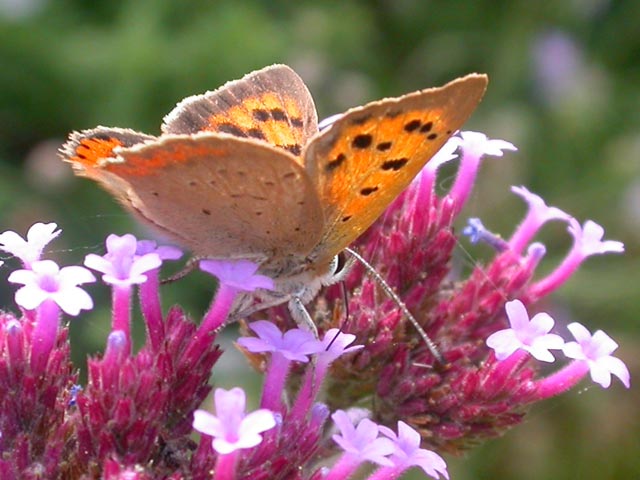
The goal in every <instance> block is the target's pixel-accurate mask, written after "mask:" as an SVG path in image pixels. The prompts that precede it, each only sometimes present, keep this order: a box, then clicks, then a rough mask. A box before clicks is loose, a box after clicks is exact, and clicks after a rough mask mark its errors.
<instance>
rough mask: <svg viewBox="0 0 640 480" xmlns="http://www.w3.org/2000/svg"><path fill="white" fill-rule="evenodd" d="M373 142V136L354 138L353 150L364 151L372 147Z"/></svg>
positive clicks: (352, 142) (366, 135)
mask: <svg viewBox="0 0 640 480" xmlns="http://www.w3.org/2000/svg"><path fill="white" fill-rule="evenodd" d="M371 142H373V137H372V136H371V135H369V134H361V135H356V136H355V137H354V139H353V140H352V141H351V146H352V147H353V148H358V149H360V150H363V149H365V148H369V147H370V146H371Z"/></svg>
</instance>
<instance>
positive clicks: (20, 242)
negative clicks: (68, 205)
mask: <svg viewBox="0 0 640 480" xmlns="http://www.w3.org/2000/svg"><path fill="white" fill-rule="evenodd" d="M56 228H58V225H56V224H55V223H41V222H38V223H34V224H33V225H32V226H31V228H29V231H28V232H27V239H26V240H25V239H23V238H22V237H21V236H20V235H18V234H17V233H16V232H12V231H10V230H8V231H6V232H3V233H1V234H0V250H4V251H5V252H8V253H10V254H11V255H14V256H16V257H18V258H19V259H20V260H22V262H23V263H24V266H25V267H27V268H29V266H30V265H31V263H33V262H35V261H37V260H40V256H41V255H42V250H43V249H44V247H46V246H47V244H48V243H49V242H50V241H51V240H53V239H54V238H56V237H57V236H58V235H60V232H61V230H56Z"/></svg>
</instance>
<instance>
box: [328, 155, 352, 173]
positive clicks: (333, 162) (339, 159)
mask: <svg viewBox="0 0 640 480" xmlns="http://www.w3.org/2000/svg"><path fill="white" fill-rule="evenodd" d="M346 159H347V156H346V155H345V154H344V153H341V154H339V155H338V156H337V157H336V158H334V159H333V160H330V161H329V162H328V163H327V164H326V165H325V167H324V170H325V172H332V171H333V170H335V169H336V168H338V167H339V166H340V165H342V164H343V163H344V161H345V160H346Z"/></svg>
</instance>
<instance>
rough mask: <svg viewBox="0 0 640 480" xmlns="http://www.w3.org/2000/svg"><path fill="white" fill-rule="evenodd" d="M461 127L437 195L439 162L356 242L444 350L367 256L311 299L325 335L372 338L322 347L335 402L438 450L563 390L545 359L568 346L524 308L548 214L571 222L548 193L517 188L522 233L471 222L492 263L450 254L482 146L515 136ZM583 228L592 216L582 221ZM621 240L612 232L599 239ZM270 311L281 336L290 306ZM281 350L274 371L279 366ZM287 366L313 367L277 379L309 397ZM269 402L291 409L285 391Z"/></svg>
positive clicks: (495, 151)
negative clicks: (447, 184) (450, 169)
mask: <svg viewBox="0 0 640 480" xmlns="http://www.w3.org/2000/svg"><path fill="white" fill-rule="evenodd" d="M456 138H458V140H457V141H455V142H454V143H453V144H452V146H458V147H459V149H460V151H461V154H462V158H461V161H460V167H459V169H458V173H457V178H456V181H455V182H454V185H453V187H452V189H451V190H450V192H449V193H446V194H444V195H439V194H438V192H436V191H435V186H434V182H433V181H432V180H433V174H434V172H435V170H437V168H436V167H431V169H429V168H426V169H425V170H424V171H423V172H421V174H420V175H419V177H417V178H416V180H415V181H414V182H412V183H411V185H410V186H409V188H408V189H407V190H406V191H405V192H403V193H402V194H401V195H400V196H399V197H398V198H397V199H396V200H395V201H394V202H393V203H392V205H391V206H390V207H389V209H388V210H387V211H386V212H385V214H384V215H382V216H381V217H380V218H379V219H378V221H377V222H376V223H374V225H373V226H372V227H371V228H370V229H369V230H368V231H367V232H366V233H365V234H363V235H362V236H361V237H360V238H359V239H358V240H357V242H356V243H355V245H354V246H353V248H355V249H356V250H357V251H358V253H359V254H360V256H362V257H364V258H365V259H367V261H368V262H369V263H370V264H371V265H372V266H373V267H374V268H375V270H376V271H377V272H378V274H379V275H380V277H381V278H382V279H384V281H385V282H386V283H387V284H388V285H389V287H391V289H392V290H393V291H394V292H395V293H396V294H397V295H398V296H399V297H400V300H401V301H402V302H403V303H404V305H405V306H406V308H407V310H408V311H409V312H410V314H411V315H412V316H413V317H414V318H415V320H416V321H417V323H418V324H419V325H420V326H421V328H422V329H423V330H424V332H425V333H426V334H427V335H428V336H429V338H430V339H431V340H432V341H433V342H434V343H435V345H436V347H437V349H438V353H439V355H438V356H436V355H434V354H433V353H432V352H431V351H430V349H429V348H428V347H427V345H426V344H425V342H424V341H423V339H422V337H421V335H420V334H419V332H418V331H417V329H416V328H415V327H414V326H413V325H412V323H411V322H410V321H409V320H408V316H407V314H406V313H404V312H403V311H402V310H401V309H400V307H399V305H398V303H397V302H396V301H394V300H393V299H391V298H390V297H389V295H387V294H386V293H385V292H384V291H383V289H381V288H380V286H379V283H378V281H377V280H375V279H374V278H372V277H371V276H370V275H368V274H366V273H365V270H364V269H363V268H362V267H361V266H360V265H358V264H356V265H354V266H353V268H352V269H351V270H350V271H349V272H348V273H347V275H346V278H345V281H344V289H345V290H346V296H345V294H344V292H343V291H342V288H340V287H329V288H327V289H323V290H322V291H321V292H320V294H319V295H318V297H317V298H316V299H315V301H313V302H311V303H309V304H308V305H307V308H308V310H309V314H310V316H311V317H312V318H313V319H314V320H315V324H316V325H317V326H318V330H319V336H320V337H321V338H323V339H325V340H326V339H327V335H326V332H327V331H329V330H330V329H334V328H339V329H340V331H342V332H343V333H346V334H351V335H355V336H356V338H355V340H354V343H356V344H358V345H362V346H363V348H361V349H360V350H359V351H357V352H355V353H353V354H351V355H341V356H340V357H338V358H335V359H333V361H332V362H331V364H330V366H329V367H327V368H326V374H324V373H322V372H323V370H322V368H323V363H322V357H323V354H322V353H318V354H317V355H318V356H317V360H316V366H317V368H318V369H317V371H316V373H318V372H320V373H321V375H320V378H321V379H322V382H323V387H322V391H324V392H327V397H326V398H327V402H328V404H329V407H330V408H331V409H333V410H336V409H343V410H346V409H349V408H350V407H352V406H353V405H367V406H369V407H370V413H369V416H370V418H371V420H372V421H375V422H377V423H379V424H381V425H385V426H387V427H392V426H395V425H397V424H398V422H399V421H402V422H404V423H405V424H406V425H408V426H410V427H411V428H412V429H414V430H415V431H417V432H418V433H419V434H420V436H421V438H422V443H421V445H422V447H423V448H428V449H429V450H433V451H436V452H438V453H442V452H454V453H460V452H461V451H464V450H465V449H466V448H469V447H470V446H472V445H475V444H477V442H478V441H482V440H483V439H486V438H489V437H494V436H497V435H500V434H501V433H502V432H504V431H505V430H507V429H508V428H510V427H512V426H514V425H516V424H517V423H519V422H520V421H521V420H522V419H523V418H524V415H525V412H526V411H527V409H528V407H529V406H530V405H531V404H532V403H534V402H536V401H539V400H541V399H542V398H544V397H545V395H547V393H549V392H552V391H555V392H556V393H557V384H556V386H554V387H553V388H549V389H545V388H544V384H543V383H542V382H544V381H545V378H544V377H542V373H541V366H540V365H539V360H542V361H544V362H550V361H553V360H554V353H555V352H554V350H561V349H562V346H563V345H564V340H563V339H562V338H561V337H560V336H559V335H557V333H556V332H553V331H552V328H553V320H552V318H551V316H549V315H548V314H546V313H538V314H536V315H532V317H531V318H530V317H529V315H528V314H527V308H532V307H533V308H535V306H534V305H533V304H534V303H535V301H537V300H538V299H539V298H540V297H541V296H543V295H544V291H539V290H537V288H539V287H538V286H539V285H540V282H544V279H543V280H542V281H538V282H534V281H533V278H534V276H535V274H536V269H537V266H538V264H539V263H540V261H541V259H543V257H544V256H545V253H546V250H547V249H546V247H545V246H544V245H543V244H541V243H539V242H538V243H532V241H533V240H534V236H535V233H536V232H537V231H538V230H539V229H540V227H541V226H542V225H543V224H544V223H545V222H547V221H549V220H560V221H564V222H567V223H568V224H570V225H571V224H572V222H573V220H572V219H571V217H569V215H568V214H566V213H564V212H562V211H561V210H559V209H557V208H556V207H551V206H547V204H546V202H544V200H542V199H541V198H540V197H539V196H536V195H534V194H533V193H531V192H529V191H528V190H525V189H523V188H519V189H516V191H517V193H518V194H519V195H521V196H523V198H525V200H526V201H527V202H528V204H529V213H528V214H527V215H526V217H525V219H524V220H523V222H522V225H521V227H520V228H519V230H517V232H516V234H514V236H515V237H517V238H516V240H513V239H511V240H506V241H505V240H503V239H502V238H501V236H500V235H499V234H495V233H492V232H489V231H488V229H486V228H485V227H484V226H483V225H482V222H481V221H480V220H476V221H474V222H470V223H471V224H470V228H469V229H468V234H469V235H471V236H472V237H473V239H474V240H479V241H485V242H488V243H489V244H490V245H491V246H493V247H494V250H495V257H494V258H493V259H492V260H491V261H490V262H488V263H487V264H486V265H482V264H477V265H476V266H475V268H474V269H473V271H472V272H471V273H470V275H469V276H468V277H466V278H459V276H456V275H457V274H456V273H455V270H454V269H452V261H451V260H452V257H453V254H454V251H455V249H456V245H457V244H459V243H460V241H461V240H460V239H459V237H458V236H457V235H456V233H455V231H454V228H453V225H454V221H455V220H456V217H457V215H458V214H459V213H460V209H461V206H462V204H463V203H464V199H465V198H467V197H468V195H469V193H470V189H471V187H472V184H473V181H474V179H475V175H476V173H477V168H478V166H479V163H480V160H481V157H483V156H487V155H489V156H502V155H503V154H504V152H506V151H508V150H515V147H514V146H513V145H512V144H510V143H509V142H505V141H502V140H492V139H489V138H487V137H486V136H485V135H483V134H480V133H477V132H461V133H460V134H459V137H456ZM456 143H458V144H459V145H455V144H456ZM442 155H443V159H444V160H443V161H446V160H447V159H449V158H450V157H451V156H453V149H452V147H449V150H446V151H444V152H443V154H442ZM580 230H581V231H582V230H584V231H585V232H588V231H590V230H592V227H588V226H587V225H586V224H585V228H584V229H583V228H581V229H580ZM518 232H519V233H518ZM592 236H594V237H597V235H592ZM581 237H584V235H582V234H581ZM462 241H464V240H462ZM576 243H577V244H580V245H584V242H583V241H581V242H576ZM617 246H618V244H617V243H616V244H613V245H612V244H605V246H604V248H603V249H596V250H597V251H599V252H603V250H606V251H611V249H612V248H614V247H615V248H617ZM576 248H577V247H576ZM580 251H581V252H584V248H581V249H580ZM569 257H571V254H569ZM583 258H584V255H581V259H583ZM542 285H544V284H542ZM345 298H346V302H348V305H344V301H345ZM510 299H519V300H518V301H514V302H509V300H510ZM268 315H269V318H270V320H271V321H272V322H273V323H274V324H275V325H277V326H278V329H277V331H276V329H275V328H273V327H269V328H271V329H273V331H274V334H275V333H277V335H278V338H281V337H280V335H282V334H281V333H279V332H282V331H285V330H287V329H288V328H290V327H291V326H292V325H293V323H292V319H291V318H290V316H289V314H288V312H287V311H286V309H285V308H281V307H280V308H275V309H272V310H271V311H269V312H268ZM488 339H490V340H488ZM438 357H440V358H438ZM273 358H275V355H274V356H273V357H272V358H271V359H270V362H271V363H270V364H269V365H270V366H269V367H268V368H267V372H268V373H269V372H272V371H273V369H272V368H271V365H272V363H273ZM254 364H256V365H264V362H263V363H261V362H260V361H257V362H254ZM560 368H562V367H560ZM287 375H290V376H291V377H293V378H294V379H296V377H297V376H298V375H304V376H303V378H302V379H301V380H300V381H289V382H285V381H281V382H280V383H279V384H278V385H279V386H280V387H281V389H286V391H287V392H288V393H289V396H290V397H292V398H297V399H298V400H299V399H300V398H301V397H302V396H303V393H304V394H306V395H307V400H306V401H305V402H300V403H301V404H304V405H305V406H306V405H309V404H310V403H311V401H310V400H308V398H311V397H313V395H314V394H315V392H316V389H315V388H312V387H308V388H307V385H308V384H309V383H310V381H309V379H308V377H307V375H308V371H307V370H305V371H302V369H301V368H299V367H296V368H292V369H290V370H287ZM582 375H584V372H582ZM282 376H283V375H281V376H280V378H282ZM300 382H301V383H300ZM300 384H301V385H302V388H303V390H302V393H299V392H296V391H291V390H292V389H291V386H292V385H300ZM305 388H306V390H305ZM554 389H555V390H554ZM280 391H281V390H278V392H280ZM274 392H275V390H274V391H273V392H271V393H272V395H271V396H272V397H273V398H275V393H274ZM295 395H297V397H296V396H295ZM263 398H264V396H263ZM296 401H297V400H296ZM269 405H270V407H273V410H274V411H280V412H282V411H283V409H282V404H281V403H277V404H275V403H274V404H269ZM295 405H296V407H297V406H298V403H296V404H295ZM262 406H263V407H264V406H265V404H264V403H263V404H262ZM301 410H303V409H301ZM441 474H442V472H441Z"/></svg>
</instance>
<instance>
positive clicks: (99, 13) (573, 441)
mask: <svg viewBox="0 0 640 480" xmlns="http://www.w3.org/2000/svg"><path fill="white" fill-rule="evenodd" d="M0 38H1V39H2V40H1V41H0V212H2V213H1V215H2V216H1V219H2V222H1V223H0V225H1V227H2V230H4V229H14V230H17V231H19V232H25V231H26V229H27V227H28V226H29V225H30V224H31V223H33V222H34V221H36V220H42V221H54V222H57V223H58V224H59V225H60V226H61V227H62V228H63V230H64V234H63V236H62V237H61V238H60V239H58V240H56V242H55V243H54V245H53V247H54V248H55V250H54V251H52V252H50V256H51V257H53V258H55V259H57V260H58V261H60V262H62V263H71V262H79V261H80V260H81V259H82V258H83V256H84V255H85V254H86V253H88V252H90V251H93V252H101V251H102V248H103V247H102V241H103V239H104V237H105V235H106V234H107V233H109V232H116V233H124V232H126V231H137V232H139V233H140V230H139V228H140V227H136V226H135V222H133V221H132V220H131V219H130V217H129V216H128V215H127V214H125V213H123V212H122V209H121V208H120V207H118V206H117V205H115V203H114V202H113V201H112V200H111V199H110V198H109V196H108V195H106V194H105V193H104V192H102V191H100V190H99V189H98V188H96V187H95V185H93V184H91V183H90V182H87V181H83V180H76V179H74V178H73V177H72V175H71V173H70V169H69V168H68V166H67V165H64V164H62V163H61V162H60V161H59V160H58V159H57V158H56V155H55V151H56V149H57V148H58V146H59V145H60V144H61V142H62V141H63V139H64V138H65V137H66V135H67V134H68V132H69V131H71V130H76V129H82V128H90V127H93V126H95V125H98V124H101V125H116V126H127V127H131V128H134V129H137V130H142V131H145V132H148V133H155V134H157V133H158V132H159V125H160V122H161V119H162V116H163V115H164V114H165V113H167V112H168V111H170V110H171V108H172V107H173V106H174V105H175V103H176V102H177V101H179V100H180V99H181V98H183V97H185V96H188V95H192V94H195V93H201V92H203V91H205V90H210V89H213V88H216V87H217V86H219V85H220V84H222V83H224V82H225V81H228V80H231V79H235V78H239V77H240V76H242V75H243V74H245V73H247V72H249V71H251V70H254V69H257V68H260V67H263V66H265V65H268V64H271V63H276V62H283V63H287V64H289V65H291V66H292V67H294V69H296V70H297V71H298V72H299V73H300V74H301V76H302V77H303V78H304V79H305V81H306V82H307V83H308V85H309V87H310V90H311V91H312V92H313V94H314V96H315V99H316V102H317V105H318V110H319V114H320V117H324V116H327V115H329V114H332V113H335V112H338V111H341V110H343V109H345V108H347V107H350V106H354V105H358V104H361V103H363V102H366V101H370V100H375V99H377V98H380V97H383V96H391V95H399V94H402V93H405V92H407V91H411V90H415V89H419V88H425V87H428V86H431V85H437V84H442V83H444V82H446V81H448V80H450V79H452V78H454V77H455V76H457V75H460V74H464V73H466V72H470V71H481V72H487V73H488V74H489V75H490V78H491V84H490V87H489V91H488V93H487V96H486V98H485V100H484V101H483V104H482V105H481V107H480V108H479V110H478V112H477V113H476V114H475V115H474V117H473V118H472V120H471V121H470V122H469V125H468V127H469V128H471V129H477V130H481V131H483V132H485V133H487V134H488V135H490V136H493V137H495V138H504V139H507V140H510V141H512V142H514V143H515V144H516V145H517V146H518V147H519V149H520V151H519V152H518V153H515V154H509V155H507V157H506V158H502V159H490V160H488V161H487V162H486V164H485V166H484V168H483V170H482V174H481V178H480V181H479V185H478V188H477V190H476V191H475V193H474V197H473V200H472V202H471V204H470V206H469V207H468V209H467V212H466V213H467V214H468V215H474V216H480V217H482V219H483V221H484V222H485V224H486V225H487V226H490V228H492V229H494V230H495V231H498V232H502V234H503V235H505V236H508V235H509V233H510V231H511V230H512V229H513V228H514V224H515V223H516V222H517V221H518V220H519V219H520V218H521V216H522V214H523V212H524V207H523V205H522V204H521V202H520V200H519V199H517V198H516V197H515V196H513V195H512V194H511V193H510V192H509V186H510V185H512V184H524V185H526V186H528V187H529V188H530V189H532V190H533V191H535V192H537V193H539V194H541V195H542V196H543V197H544V198H545V199H546V200H547V202H548V203H550V204H553V205H557V206H559V207H561V208H563V209H565V210H566V211H568V212H571V213H572V214H573V215H575V216H576V217H577V218H579V219H581V220H585V219H587V218H591V219H594V220H596V221H598V222H599V223H602V224H603V225H604V226H605V228H606V229H607V237H608V238H611V239H618V240H623V241H624V242H625V244H626V247H627V253H626V254H625V255H624V256H618V257H615V256H608V257H603V258H593V259H590V260H589V261H588V262H587V264H586V265H585V266H584V267H583V268H582V269H581V270H580V272H579V273H578V274H577V275H575V277H574V278H573V279H572V280H571V282H570V283H569V284H568V285H567V286H566V287H565V288H564V289H562V290H561V291H560V292H558V293H557V294H554V295H553V296H552V298H551V299H550V300H549V301H548V303H547V305H544V308H546V309H548V310H549V311H550V312H551V313H552V314H554V315H555V316H556V317H557V318H558V320H559V321H561V322H568V321H571V320H572V319H579V320H580V321H582V322H583V323H585V324H587V325H589V326H590V327H592V328H594V329H595V328H603V329H605V330H607V331H608V332H609V333H610V334H611V335H612V336H614V338H616V339H618V341H619V343H620V344H621V348H620V350H619V352H618V353H619V356H621V357H622V358H623V359H624V360H625V361H626V362H627V363H628V364H629V366H630V368H631V369H632V372H633V373H635V375H638V374H640V368H638V366H639V363H640V360H639V355H638V353H637V352H638V351H640V349H639V348H638V346H639V339H640V336H639V335H638V333H637V328H636V325H637V322H638V313H639V307H640V302H638V287H639V284H640V282H639V279H640V278H639V274H638V271H639V269H638V260H639V256H638V246H639V240H640V228H639V227H640V161H639V159H640V129H639V127H640V61H639V59H640V3H638V2H634V1H632V0H629V1H615V0H570V1H564V2H530V1H527V0H519V1H510V2H507V1H489V0H482V1H475V0H460V1H457V2H445V1H421V0H399V1H391V0H379V1H359V2H340V1H327V2H308V1H299V2H286V1H283V0H280V1H271V2H266V1H265V2H259V1H236V2H232V1H208V0H183V1H173V2H172V1H170V0H157V1H151V0H110V1H93V2H90V1H85V0H55V1H53V0H0ZM447 181H448V179H447V178H444V179H443V183H444V184H446V183H447ZM542 239H543V241H545V243H546V244H547V247H548V251H549V254H548V258H547V259H545V265H543V266H542V269H543V270H544V268H552V266H553V265H554V264H555V262H557V261H558V260H559V259H560V258H561V256H562V255H563V254H564V252H565V251H566V248H567V247H568V245H569V242H568V239H567V235H566V232H565V231H564V229H563V228H562V227H557V226H556V227H554V226H551V227H549V228H548V229H546V230H545V233H544V235H543V238H542ZM460 250H461V254H462V255H461V256H462V258H464V259H465V260H466V261H467V262H471V261H477V259H479V258H480V259H481V258H482V257H483V256H484V255H485V254H486V252H484V251H483V249H482V248H481V247H473V248H472V247H469V246H468V245H467V244H465V245H463V246H461V249H460ZM545 266H546V267H545ZM1 272H2V274H3V275H6V274H7V272H8V270H7V269H6V267H5V268H4V269H3V270H2V271H1ZM212 285H213V283H212V282H211V281H210V280H209V279H205V278H204V277H197V278H195V279H190V280H188V281H186V282H185V283H184V285H174V286H172V287H171V288H170V289H167V296H166V298H165V301H166V303H167V304H170V303H173V302H178V301H179V302H180V303H181V304H183V305H185V306H186V308H187V309H188V310H190V311H192V312H193V313H194V315H195V316H196V317H197V315H198V314H199V313H201V312H202V311H203V310H204V308H206V305H207V302H208V300H209V296H210V290H211V287H212ZM97 290H98V289H97V288H95V289H94V290H93V291H92V293H94V292H95V296H96V298H97V299H98V300H97V303H98V304H102V305H107V304H108V294H107V293H106V291H105V292H104V293H102V295H103V296H102V297H100V293H98V292H97ZM12 292H13V289H6V288H5V289H3V291H2V292H1V293H0V295H2V301H3V304H5V305H11V304H12V299H11V297H12ZM106 314H107V312H106V310H100V309H97V310H96V311H94V312H92V313H90V314H89V315H86V316H84V317H83V318H82V319H81V320H78V321H77V323H75V324H73V326H72V328H73V335H74V336H75V337H76V338H75V341H76V342H79V343H82V342H84V344H85V345H84V347H82V348H80V347H79V346H78V343H75V344H74V346H75V347H76V349H77V351H76V358H77V359H78V361H79V364H81V363H83V362H82V359H83V358H84V356H85V355H86V353H87V351H89V352H95V351H99V350H100V349H101V345H102V344H103V342H104V339H105V336H106V333H107V330H108V324H107V323H108V322H105V319H106ZM221 375H224V374H221ZM228 381H229V380H225V379H222V384H225V383H226V382H228ZM585 385H588V384H587V383H585ZM622 390H623V389H622V388H621V387H620V386H619V383H617V382H615V383H614V387H613V388H612V389H611V391H601V390H600V389H599V388H598V387H594V386H588V387H586V389H585V390H584V391H581V392H575V391H574V392H570V393H569V394H567V395H565V396H564V397H562V398H560V399H556V400H555V401H551V402H547V403H545V404H544V405H543V406H542V407H539V408H537V409H536V410H535V411H534V412H532V413H531V415H530V416H529V417H528V419H527V421H526V423H525V424H524V425H522V426H521V427H519V428H517V429H516V430H514V431H513V432H510V433H509V434H508V435H507V436H506V437H505V438H503V439H500V440H496V441H493V442H490V443H489V444H487V445H484V446H480V447H478V448H477V449H476V450H474V451H473V452H471V453H470V454H469V455H468V456H467V457H466V458H462V459H449V464H450V469H451V472H452V478H455V479H457V480H464V479H480V478H492V479H503V478H504V479H507V478H508V479H513V478H518V479H524V480H526V479H537V480H540V479H559V478H582V479H595V478H598V479H630V478H637V475H638V472H640V460H639V458H640V455H639V454H640V436H639V435H640V434H639V432H640V421H639V413H638V408H637V405H638V401H639V400H640V398H639V396H638V394H637V393H636V392H634V390H632V391H631V392H626V391H624V392H623V391H622ZM613 406H615V408H613ZM416 478H418V477H416Z"/></svg>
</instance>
